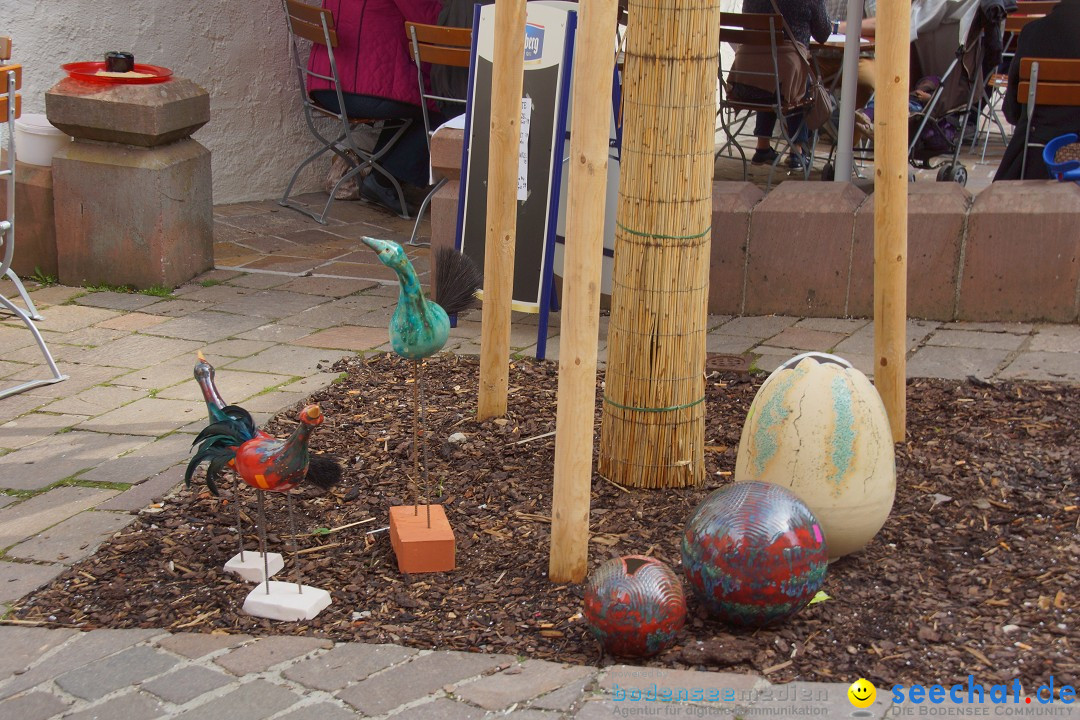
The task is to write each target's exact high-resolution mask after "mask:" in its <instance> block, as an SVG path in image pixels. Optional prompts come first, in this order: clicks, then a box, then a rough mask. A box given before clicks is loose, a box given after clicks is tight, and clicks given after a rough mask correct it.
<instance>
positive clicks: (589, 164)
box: [548, 0, 617, 583]
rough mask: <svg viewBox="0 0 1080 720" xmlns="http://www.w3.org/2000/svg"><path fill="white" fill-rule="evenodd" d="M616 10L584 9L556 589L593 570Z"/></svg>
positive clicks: (558, 454)
mask: <svg viewBox="0 0 1080 720" xmlns="http://www.w3.org/2000/svg"><path fill="white" fill-rule="evenodd" d="M616 6H617V5H616V0H590V2H588V3H581V5H580V6H579V7H580V16H581V17H580V25H579V28H580V31H579V34H578V40H579V44H578V46H577V49H576V51H575V53H576V57H575V59H574V87H573V92H574V95H573V100H572V105H573V108H574V115H573V117H572V118H571V120H570V157H571V158H573V162H572V163H571V164H570V187H569V191H568V192H567V194H566V196H567V198H568V199H569V200H568V207H567V210H566V228H567V230H566V237H567V238H568V239H567V243H566V255H565V259H564V260H563V268H564V271H563V272H564V279H563V308H564V311H563V315H562V316H563V318H564V320H563V326H562V336H561V339H560V345H559V394H558V409H557V410H556V415H555V485H554V490H553V493H552V501H551V502H552V513H551V514H552V521H551V556H550V559H549V561H548V578H549V579H550V580H551V581H552V582H555V583H566V582H575V583H577V582H581V581H582V580H584V579H585V575H586V573H587V571H588V559H589V502H590V490H591V485H592V452H593V417H594V413H595V410H594V408H595V405H596V403H595V399H596V352H597V350H596V344H597V335H598V333H599V325H600V323H599V316H600V281H601V269H602V264H603V257H604V207H605V196H606V190H607V167H608V129H609V128H608V123H607V122H606V121H605V120H604V119H605V118H607V117H609V115H610V113H611V100H610V98H611V81H612V71H613V70H614V60H615V57H614V50H615V46H614V29H615V11H616Z"/></svg>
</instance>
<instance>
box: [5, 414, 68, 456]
mask: <svg viewBox="0 0 1080 720" xmlns="http://www.w3.org/2000/svg"><path fill="white" fill-rule="evenodd" d="M86 419H87V417H86V416H85V415H63V414H61V415H53V414H49V413H47V412H33V413H29V414H26V415H23V416H21V417H19V418H16V419H15V420H10V421H8V422H6V423H4V424H3V425H0V447H2V448H7V449H8V450H16V449H18V448H21V447H26V446H27V445H30V444H32V443H35V442H37V441H39V440H42V439H44V438H47V437H49V436H50V435H52V434H53V433H56V432H59V431H60V430H64V429H66V428H70V427H73V426H75V425H78V424H79V423H81V422H83V421H84V420H86Z"/></svg>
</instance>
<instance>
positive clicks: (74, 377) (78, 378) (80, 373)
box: [5, 353, 126, 402]
mask: <svg viewBox="0 0 1080 720" xmlns="http://www.w3.org/2000/svg"><path fill="white" fill-rule="evenodd" d="M84 355H85V353H84ZM57 366H58V367H59V369H60V372H61V373H62V374H64V375H67V376H68V379H67V380H64V381H63V382H58V383H54V384H53V385H42V386H41V387H36V388H31V389H30V390H28V391H27V392H26V393H25V394H24V395H19V396H18V397H27V396H31V395H32V396H35V397H42V398H65V397H70V396H72V395H74V394H76V393H79V392H82V391H83V390H86V389H87V388H91V387H93V386H95V385H100V384H101V383H104V382H109V381H110V380H112V379H113V378H114V377H116V376H117V375H122V374H123V373H125V372H126V370H124V369H123V368H115V367H98V366H96V365H88V364H85V363H84V362H83V355H80V357H79V362H78V364H74V363H67V362H58V363H57ZM42 371H43V368H38V369H37V372H36V373H35V374H34V377H37V378H41V377H47V376H48V372H47V371H46V372H45V374H44V375H43V374H42ZM11 399H12V398H5V402H7V401H8V400H11Z"/></svg>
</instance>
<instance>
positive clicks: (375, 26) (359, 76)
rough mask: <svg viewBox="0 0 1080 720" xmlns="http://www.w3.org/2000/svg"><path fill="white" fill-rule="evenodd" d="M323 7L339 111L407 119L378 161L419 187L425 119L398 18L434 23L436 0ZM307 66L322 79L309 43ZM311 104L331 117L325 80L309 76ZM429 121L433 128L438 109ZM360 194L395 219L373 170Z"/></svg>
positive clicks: (424, 178)
mask: <svg viewBox="0 0 1080 720" xmlns="http://www.w3.org/2000/svg"><path fill="white" fill-rule="evenodd" d="M322 6H323V7H324V8H326V9H327V10H330V11H331V12H333V13H334V22H335V24H336V26H337V34H338V46H337V47H336V48H334V63H335V65H337V71H338V76H339V77H340V79H341V86H342V88H341V89H342V91H343V93H344V99H345V110H346V112H347V113H348V114H349V115H350V116H353V117H366V118H387V119H393V118H409V119H411V120H412V121H413V122H412V124H411V125H410V126H409V129H408V130H406V131H405V134H404V135H402V137H401V139H400V140H398V142H397V144H396V145H395V146H394V147H393V148H391V149H390V150H389V151H388V152H387V153H386V155H384V156H383V157H382V158H381V160H380V164H381V165H382V166H383V167H384V168H386V171H387V172H389V173H390V174H391V175H393V176H394V177H395V178H397V179H398V181H399V182H402V183H409V184H411V185H415V186H417V187H421V188H423V187H426V186H427V185H428V180H429V177H430V174H429V173H430V171H429V167H428V151H427V138H426V137H425V135H426V131H425V130H424V117H423V113H422V111H421V109H420V89H419V88H418V87H417V85H416V66H415V65H414V64H413V61H412V60H411V59H410V58H409V43H408V39H407V38H406V37H405V21H406V20H412V21H414V22H421V23H427V24H430V25H434V24H435V22H436V20H437V19H438V16H439V10H440V9H441V7H442V2H441V0H322ZM308 69H309V70H312V71H314V72H317V73H320V74H323V75H329V74H330V58H329V55H328V53H327V50H326V48H325V47H323V46H322V45H315V46H314V48H313V49H312V52H311V57H310V58H309V59H308ZM308 93H309V94H310V95H311V99H312V100H314V101H315V102H316V103H318V104H320V105H322V106H324V107H326V108H327V109H329V110H331V111H333V112H338V111H339V110H340V108H338V100H337V94H336V93H335V92H334V89H333V85H332V84H331V83H330V82H328V81H325V80H320V79H318V78H312V77H311V76H310V75H309V76H308ZM429 109H430V110H431V111H433V112H434V113H435V115H434V116H433V117H432V122H433V123H434V124H439V123H440V122H441V119H440V118H439V117H438V111H437V109H436V108H435V107H434V106H433V105H432V106H431V107H430V108H429ZM393 133H394V131H392V130H391V131H384V132H383V133H382V134H381V135H380V136H379V139H378V141H377V142H376V144H375V150H376V151H378V150H379V149H381V148H382V146H383V145H385V144H386V142H387V141H388V140H389V139H390V138H391V137H392V136H393ZM360 195H361V197H363V198H364V199H366V200H370V201H372V202H376V203H379V204H381V205H384V206H386V207H387V208H389V209H390V210H393V211H394V212H396V213H398V214H404V212H403V211H405V210H406V208H402V207H400V206H399V203H398V199H397V194H396V193H395V192H394V190H393V188H391V187H390V185H389V182H388V181H387V180H386V179H385V178H383V177H382V176H381V175H380V174H379V173H377V172H373V173H370V174H369V175H368V176H367V177H366V178H364V182H363V183H362V185H361V187H360Z"/></svg>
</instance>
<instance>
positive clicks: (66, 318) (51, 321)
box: [34, 305, 118, 333]
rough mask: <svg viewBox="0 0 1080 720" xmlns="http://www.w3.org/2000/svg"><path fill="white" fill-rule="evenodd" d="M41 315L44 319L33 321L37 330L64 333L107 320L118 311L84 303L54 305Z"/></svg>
mask: <svg viewBox="0 0 1080 720" xmlns="http://www.w3.org/2000/svg"><path fill="white" fill-rule="evenodd" d="M42 315H43V316H44V320H37V321H35V323H34V324H35V325H37V328H38V330H48V331H50V332H63V333H66V332H71V331H72V330H78V329H80V328H84V327H89V326H90V325H95V324H97V323H99V322H103V321H105V320H109V319H111V318H114V317H116V316H117V315H118V313H116V312H115V311H113V310H106V309H103V308H93V307H86V306H84V305H55V306H53V307H50V308H49V311H48V312H47V313H42Z"/></svg>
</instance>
